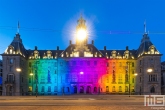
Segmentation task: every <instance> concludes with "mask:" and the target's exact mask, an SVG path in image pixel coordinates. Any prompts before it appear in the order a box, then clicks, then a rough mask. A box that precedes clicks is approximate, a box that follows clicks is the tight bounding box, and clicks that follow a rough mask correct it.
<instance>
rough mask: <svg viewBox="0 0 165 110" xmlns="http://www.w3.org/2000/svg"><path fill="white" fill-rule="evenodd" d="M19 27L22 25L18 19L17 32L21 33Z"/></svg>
mask: <svg viewBox="0 0 165 110" xmlns="http://www.w3.org/2000/svg"><path fill="white" fill-rule="evenodd" d="M19 28H20V25H19V21H18V25H17V33H19Z"/></svg>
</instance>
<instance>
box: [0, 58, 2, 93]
mask: <svg viewBox="0 0 165 110" xmlns="http://www.w3.org/2000/svg"><path fill="white" fill-rule="evenodd" d="M0 95H2V60H0Z"/></svg>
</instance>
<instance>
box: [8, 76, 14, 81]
mask: <svg viewBox="0 0 165 110" xmlns="http://www.w3.org/2000/svg"><path fill="white" fill-rule="evenodd" d="M8 81H9V82H13V81H14V75H13V74H9V75H8Z"/></svg>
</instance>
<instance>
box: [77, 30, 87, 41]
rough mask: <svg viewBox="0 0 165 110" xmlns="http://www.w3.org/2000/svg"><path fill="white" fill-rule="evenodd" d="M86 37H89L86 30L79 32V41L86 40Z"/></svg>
mask: <svg viewBox="0 0 165 110" xmlns="http://www.w3.org/2000/svg"><path fill="white" fill-rule="evenodd" d="M86 36H87V32H86V30H84V29H80V30H78V32H77V38H78V40H85V38H86Z"/></svg>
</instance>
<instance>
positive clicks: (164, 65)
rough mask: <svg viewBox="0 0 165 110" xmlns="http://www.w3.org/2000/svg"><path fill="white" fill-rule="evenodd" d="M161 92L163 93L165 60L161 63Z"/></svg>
mask: <svg viewBox="0 0 165 110" xmlns="http://www.w3.org/2000/svg"><path fill="white" fill-rule="evenodd" d="M161 86H162V88H161V93H162V95H165V61H164V62H162V63H161Z"/></svg>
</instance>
